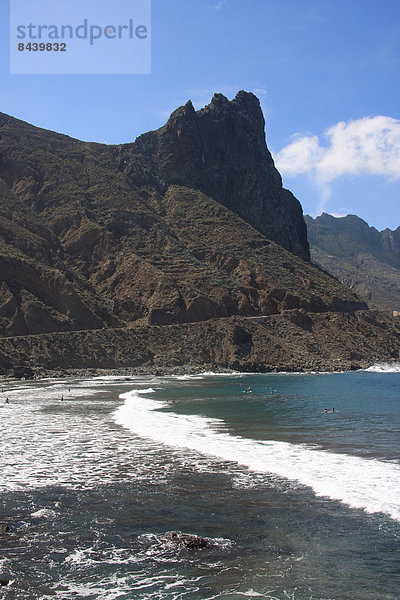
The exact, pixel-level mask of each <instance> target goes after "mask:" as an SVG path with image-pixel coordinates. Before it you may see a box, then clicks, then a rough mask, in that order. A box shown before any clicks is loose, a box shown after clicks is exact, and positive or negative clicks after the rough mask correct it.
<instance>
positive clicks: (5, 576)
mask: <svg viewBox="0 0 400 600" xmlns="http://www.w3.org/2000/svg"><path fill="white" fill-rule="evenodd" d="M10 581H11V575H10V573H7V572H0V586H2V587H5V586H6V585H8V584H9V583H10Z"/></svg>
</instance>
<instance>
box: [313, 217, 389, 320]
mask: <svg viewBox="0 0 400 600" xmlns="http://www.w3.org/2000/svg"><path fill="white" fill-rule="evenodd" d="M305 221H306V224H307V229H308V240H309V243H310V247H311V256H312V260H313V262H315V263H317V264H319V265H321V266H322V267H323V268H324V269H326V270H327V271H329V273H332V275H335V277H337V278H338V279H339V280H340V281H342V282H343V283H344V284H345V285H347V286H349V287H350V288H351V289H352V290H354V291H355V292H356V293H357V294H358V295H359V296H360V297H361V298H363V299H364V300H365V301H366V302H367V303H368V305H369V306H371V307H373V308H380V309H383V310H385V311H388V312H391V313H393V311H400V227H398V228H397V229H395V230H394V231H392V230H391V229H384V230H383V231H378V230H377V229H375V227H370V226H369V225H368V223H366V222H365V221H363V220H362V219H360V217H357V216H356V215H347V216H346V217H339V218H338V217H333V216H332V215H329V214H326V213H323V214H322V215H321V216H320V217H317V218H316V219H313V218H312V217H310V216H308V215H306V216H305Z"/></svg>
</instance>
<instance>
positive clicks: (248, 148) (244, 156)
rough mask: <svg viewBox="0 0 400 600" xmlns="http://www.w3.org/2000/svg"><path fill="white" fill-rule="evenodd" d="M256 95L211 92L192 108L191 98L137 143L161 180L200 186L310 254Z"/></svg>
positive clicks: (305, 254)
mask: <svg viewBox="0 0 400 600" xmlns="http://www.w3.org/2000/svg"><path fill="white" fill-rule="evenodd" d="M264 128H265V121H264V116H263V114H262V110H261V106H260V102H259V100H258V98H257V97H256V96H255V95H254V94H252V93H249V92H244V91H240V92H238V93H237V95H236V96H235V98H234V99H233V100H232V101H229V100H228V99H227V98H225V96H223V95H222V94H215V95H214V97H213V99H212V101H211V103H210V104H209V105H208V106H206V107H205V108H203V109H201V110H199V111H197V112H196V111H195V110H194V108H193V105H192V103H191V102H190V101H189V102H187V104H185V106H182V107H180V108H178V109H177V110H176V111H174V112H173V113H172V115H171V117H170V118H169V120H168V122H167V123H166V125H165V126H164V127H162V128H161V129H159V130H158V131H156V132H150V133H147V134H144V135H143V136H141V137H140V138H139V139H138V140H137V143H136V144H137V147H138V149H139V150H140V151H142V152H143V153H144V154H145V155H146V157H147V159H148V160H149V162H151V163H152V164H153V166H155V167H156V168H155V170H156V171H157V173H158V174H159V176H160V178H162V180H164V181H165V182H168V183H170V184H171V183H172V184H177V185H183V186H188V187H190V188H196V189H198V190H201V191H202V192H204V193H205V194H207V195H208V196H210V197H212V198H214V199H215V200H217V201H218V202H220V203H221V204H223V205H224V206H226V207H227V208H229V209H230V210H232V211H233V212H235V213H236V214H237V215H239V216H240V217H242V218H243V219H244V220H245V221H247V222H248V223H250V224H251V225H252V226H253V227H255V228H256V229H257V230H258V231H260V232H261V233H263V234H264V235H265V236H266V237H267V238H269V239H272V240H274V241H275V242H277V243H278V244H280V245H281V246H283V247H284V248H286V249H287V250H290V251H291V252H293V253H294V254H297V255H298V256H300V257H301V258H304V259H305V260H309V258H310V253H309V247H308V242H307V231H306V227H305V224H304V220H303V213H302V209H301V205H300V203H299V202H298V200H296V198H295V197H294V196H293V195H292V194H291V193H290V192H289V191H288V190H285V189H283V188H282V180H281V176H280V174H279V172H278V171H277V169H276V168H275V165H274V162H273V159H272V156H271V154H270V152H269V150H268V148H267V145H266V141H265V132H264Z"/></svg>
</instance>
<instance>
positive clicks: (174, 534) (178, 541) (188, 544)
mask: <svg viewBox="0 0 400 600" xmlns="http://www.w3.org/2000/svg"><path fill="white" fill-rule="evenodd" d="M163 541H164V542H166V543H167V544H168V545H169V546H174V547H175V548H188V549H189V550H202V549H204V548H211V546H213V543H212V541H211V540H209V539H208V538H204V537H200V536H198V535H193V534H191V533H182V532H181V531H168V532H167V533H166V534H165V536H164V537H163Z"/></svg>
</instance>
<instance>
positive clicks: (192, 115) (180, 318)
mask: <svg viewBox="0 0 400 600" xmlns="http://www.w3.org/2000/svg"><path fill="white" fill-rule="evenodd" d="M0 197H1V202H0V274H1V288H0V335H1V336H3V339H2V340H1V343H0V371H1V369H2V365H3V370H4V369H5V368H10V367H12V366H14V367H15V366H16V365H17V366H21V367H23V368H25V367H32V366H35V365H37V364H40V365H41V366H42V367H43V366H44V367H46V366H49V365H51V366H52V367H53V368H55V367H57V366H61V365H62V366H63V367H66V366H75V367H80V366H82V367H83V366H90V367H100V366H103V367H116V366H124V365H136V366H140V365H146V364H148V365H154V364H156V365H164V366H165V365H175V366H176V365H181V364H186V363H188V364H197V365H199V364H204V363H210V364H212V365H217V366H218V365H219V366H233V367H234V368H244V369H247V370H248V369H250V370H254V369H261V370H263V369H271V368H273V367H274V365H278V363H279V365H280V366H281V367H282V366H284V365H286V366H287V367H288V368H290V369H293V368H299V367H298V365H299V363H300V366H301V368H305V365H308V366H309V367H310V368H316V366H318V364H319V363H318V360H320V357H321V356H322V355H323V356H324V359H323V361H324V362H323V365H324V367H325V368H327V367H326V365H327V361H328V363H329V364H330V362H329V361H331V358H330V357H331V356H332V353H336V357H337V358H335V361H337V362H335V363H334V366H335V367H337V368H342V367H343V363H342V362H341V361H342V357H345V356H346V357H347V358H346V360H348V361H354V360H361V359H363V358H366V357H367V356H368V357H369V358H370V357H371V356H379V355H384V356H385V357H397V356H398V349H397V340H398V333H397V332H395V331H394V330H393V331H392V330H391V333H390V335H389V337H387V335H386V334H383V333H382V331H381V329H382V326H381V324H380V323H381V321H380V317H379V316H377V315H373V316H371V315H369V314H368V311H365V309H366V305H365V303H364V302H362V301H361V300H360V299H359V298H358V297H357V295H356V294H354V293H353V292H352V291H351V290H349V289H347V288H346V287H344V286H343V285H342V284H340V283H339V282H338V281H337V280H336V279H335V278H334V277H331V276H330V275H328V274H327V273H326V272H324V271H323V270H322V269H320V268H318V267H316V266H314V265H312V264H311V263H310V262H309V261H308V259H309V249H308V243H307V237H306V228H305V223H304V219H303V216H302V210H301V206H300V204H299V203H298V201H297V200H296V199H295V198H294V197H293V196H292V195H291V194H290V192H288V191H287V190H284V189H283V188H282V182H281V178H280V175H279V173H278V171H277V170H276V169H275V166H274V163H273V160H272V158H271V155H270V153H269V151H268V148H267V145H266V142H265V133H264V117H263V115H262V112H261V108H260V104H259V101H258V99H257V98H256V97H255V96H254V95H253V94H249V93H246V92H243V91H242V92H239V93H238V94H237V95H236V97H235V98H234V99H233V100H232V101H229V100H227V99H226V98H225V97H224V96H222V95H221V94H216V95H215V96H214V98H213V99H212V101H211V103H210V104H209V105H208V106H206V107H205V108H203V109H202V110H199V111H195V110H194V108H193V106H192V104H191V103H190V102H188V103H187V104H185V105H184V106H182V107H180V108H178V109H177V110H176V111H174V112H173V113H172V115H171V117H170V118H169V119H168V121H167V123H166V124H165V125H164V126H162V127H161V128H160V129H158V130H156V131H151V132H149V133H145V134H143V135H141V136H140V137H139V138H138V139H137V140H136V141H135V142H132V143H129V144H122V145H112V146H107V145H104V144H96V143H89V142H82V141H79V140H75V139H72V138H70V137H68V136H65V135H61V134H57V133H53V132H50V131H45V130H43V129H39V128H37V127H34V126H32V125H29V124H27V123H24V122H22V121H19V120H17V119H14V118H12V117H9V116H7V115H0ZM356 313H357V314H356ZM364 313H365V314H364ZM249 317H255V318H256V319H258V318H261V321H262V324H256V323H255V322H254V321H250V320H249ZM385 327H386V325H385ZM367 329H368V332H369V334H368V335H369V341H368V344H364V341H363V333H362V332H363V331H364V330H367ZM317 331H318V334H317ZM371 331H372V332H374V331H376V332H377V335H378V336H379V344H378V343H377V342H371ZM349 332H352V335H351V336H349V335H348V334H349ZM336 334H337V335H336ZM373 335H374V334H372V338H373ZM16 336H17V337H16ZM285 336H286V337H287V340H284V338H285ZM316 336H317V337H318V343H317V342H316V339H317V337H316ZM373 339H374V338H373ZM378 345H379V351H378V350H376V348H378ZM300 346H301V347H300ZM345 348H346V351H345ZM360 348H363V350H362V351H360V350H359V349H360ZM382 349H384V351H383V350H382ZM321 360H322V359H321ZM316 361H317V362H316ZM321 364H322V363H321ZM349 364H350V363H349Z"/></svg>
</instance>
